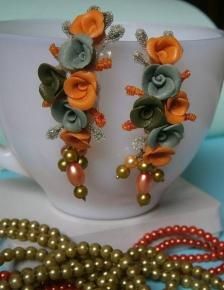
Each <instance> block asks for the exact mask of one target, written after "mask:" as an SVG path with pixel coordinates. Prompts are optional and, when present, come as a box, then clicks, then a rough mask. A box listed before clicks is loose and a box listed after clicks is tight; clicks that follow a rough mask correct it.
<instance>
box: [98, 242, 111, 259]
mask: <svg viewBox="0 0 224 290" xmlns="http://www.w3.org/2000/svg"><path fill="white" fill-rule="evenodd" d="M112 251H113V248H112V247H111V246H109V245H104V246H102V247H101V250H100V255H101V256H102V257H103V258H105V259H108V258H109V257H110V256H111V253H112Z"/></svg>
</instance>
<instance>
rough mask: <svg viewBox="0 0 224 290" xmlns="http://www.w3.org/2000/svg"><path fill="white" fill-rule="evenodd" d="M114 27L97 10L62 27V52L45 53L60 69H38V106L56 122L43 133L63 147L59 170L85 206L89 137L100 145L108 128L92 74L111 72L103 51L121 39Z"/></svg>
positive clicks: (118, 27) (108, 16) (120, 30)
mask: <svg viewBox="0 0 224 290" xmlns="http://www.w3.org/2000/svg"><path fill="white" fill-rule="evenodd" d="M112 22H113V14H112V13H111V12H103V11H101V9H100V8H99V7H96V6H93V7H90V8H89V9H88V10H87V12H86V13H84V14H82V15H79V16H77V17H76V18H75V19H74V20H73V21H72V22H69V21H66V22H65V23H64V24H63V25H62V29H63V31H64V33H65V34H66V36H67V40H66V41H65V42H64V43H62V45H61V46H60V47H59V46H56V44H54V43H52V44H51V45H50V47H49V51H50V53H51V54H52V55H53V57H54V58H55V59H56V61H57V62H58V65H56V66H53V65H50V64H47V63H42V64H41V65H40V66H39V68H38V76H39V79H40V81H41V84H40V87H39V92H40V95H41V96H42V98H43V103H42V106H43V107H44V108H49V109H50V113H51V115H52V117H53V118H54V120H55V121H56V122H57V125H56V126H55V127H53V128H50V129H49V130H48V131H47V138H49V139H55V138H57V137H60V139H61V140H62V141H63V143H64V145H63V147H62V149H61V155H62V156H61V158H60V160H59V161H58V168H59V169H60V170H61V171H62V172H65V173H66V176H67V179H68V180H69V182H70V183H71V184H72V185H73V186H74V187H75V188H74V196H75V197H76V198H79V199H83V200H85V199H86V196H87V193H88V189H87V187H86V186H85V172H84V170H85V168H86V167H87V166H88V159H87V157H86V154H87V151H88V150H89V149H90V141H91V138H92V137H93V138H94V139H95V140H97V141H101V140H103V138H104V134H103V131H102V128H103V127H104V126H105V124H106V118H105V116H104V114H103V113H102V112H100V110H99V102H98V99H99V93H100V92H99V91H100V90H99V84H98V80H97V75H96V74H95V71H103V70H105V69H109V68H111V66H112V59H111V51H110V50H109V49H108V48H107V46H108V44H111V43H112V42H115V41H118V40H119V39H120V38H121V37H122V36H123V34H124V28H123V27H122V26H121V25H111V24H112Z"/></svg>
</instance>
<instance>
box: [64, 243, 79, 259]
mask: <svg viewBox="0 0 224 290" xmlns="http://www.w3.org/2000/svg"><path fill="white" fill-rule="evenodd" d="M76 253H77V249H76V244H75V243H70V244H68V245H66V247H65V255H66V256H67V257H68V258H70V259H72V258H74V257H75V256H76Z"/></svg>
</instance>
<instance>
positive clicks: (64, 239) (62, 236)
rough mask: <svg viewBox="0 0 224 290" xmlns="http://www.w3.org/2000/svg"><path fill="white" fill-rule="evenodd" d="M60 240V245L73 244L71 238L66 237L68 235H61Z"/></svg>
mask: <svg viewBox="0 0 224 290" xmlns="http://www.w3.org/2000/svg"><path fill="white" fill-rule="evenodd" d="M58 240H59V242H60V243H64V242H71V241H70V239H69V237H68V236H66V235H60V236H59V237H58Z"/></svg>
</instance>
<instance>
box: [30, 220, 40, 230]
mask: <svg viewBox="0 0 224 290" xmlns="http://www.w3.org/2000/svg"><path fill="white" fill-rule="evenodd" d="M39 226H40V224H39V223H38V222H37V221H31V222H30V225H29V228H30V229H31V230H39Z"/></svg>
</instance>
